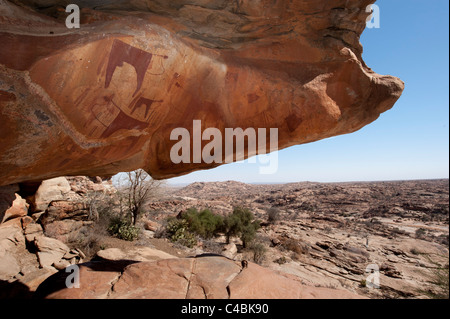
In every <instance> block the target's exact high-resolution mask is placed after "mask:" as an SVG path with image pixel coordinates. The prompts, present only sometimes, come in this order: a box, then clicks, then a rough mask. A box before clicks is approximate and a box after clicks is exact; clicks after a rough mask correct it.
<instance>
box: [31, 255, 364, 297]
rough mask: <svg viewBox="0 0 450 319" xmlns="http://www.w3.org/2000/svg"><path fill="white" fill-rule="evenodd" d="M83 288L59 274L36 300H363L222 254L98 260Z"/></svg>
mask: <svg viewBox="0 0 450 319" xmlns="http://www.w3.org/2000/svg"><path fill="white" fill-rule="evenodd" d="M79 267H80V276H79V278H80V288H78V289H68V288H66V287H65V286H64V282H65V280H66V278H67V275H68V274H67V273H65V272H59V273H58V274H56V275H54V276H52V277H50V278H49V279H47V280H46V281H45V282H43V283H42V284H41V286H40V287H39V288H38V289H37V292H36V296H38V297H45V298H51V299H65V298H70V299H73V298H76V299H78V298H80V299H84V298H111V299H132V298H133V299H142V298H148V299H154V298H156V299H185V298H187V299H205V298H207V299H227V298H243V299H250V298H273V299H286V298H288V299H289V298H294V299H295V298H362V297H361V296H358V295H356V294H352V293H350V292H346V291H341V290H337V289H328V288H316V287H309V286H305V285H303V284H301V283H300V282H299V281H297V280H295V279H294V278H293V277H289V276H286V275H282V274H278V273H275V272H274V271H272V270H269V269H266V268H263V267H261V266H258V265H256V264H253V263H251V262H249V263H248V267H247V268H244V269H242V267H241V265H240V263H236V262H234V261H232V260H230V259H227V258H225V257H219V256H203V257H195V258H174V259H164V260H158V261H154V262H135V261H124V260H121V261H95V262H89V263H85V264H80V265H79Z"/></svg>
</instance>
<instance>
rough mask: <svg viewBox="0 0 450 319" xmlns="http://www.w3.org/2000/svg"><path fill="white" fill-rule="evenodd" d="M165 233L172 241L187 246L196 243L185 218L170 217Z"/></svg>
mask: <svg viewBox="0 0 450 319" xmlns="http://www.w3.org/2000/svg"><path fill="white" fill-rule="evenodd" d="M167 234H168V237H169V239H170V240H171V241H172V242H174V243H178V244H181V245H183V246H186V247H189V248H192V247H194V246H195V245H196V244H197V238H196V236H195V235H194V234H193V233H191V232H190V231H189V223H188V221H187V220H185V219H176V218H172V219H170V220H169V221H168V223H167Z"/></svg>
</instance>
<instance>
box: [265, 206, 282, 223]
mask: <svg viewBox="0 0 450 319" xmlns="http://www.w3.org/2000/svg"><path fill="white" fill-rule="evenodd" d="M267 216H268V217H267V220H268V222H269V223H272V224H275V223H277V222H278V221H279V220H280V218H281V216H280V211H279V210H278V209H277V208H275V207H271V208H269V210H268V211H267Z"/></svg>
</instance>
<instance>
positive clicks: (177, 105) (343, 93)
mask: <svg viewBox="0 0 450 319" xmlns="http://www.w3.org/2000/svg"><path fill="white" fill-rule="evenodd" d="M14 2H16V3H22V4H31V5H34V6H35V7H33V9H34V11H33V10H30V9H29V8H27V7H24V6H22V5H21V6H18V5H15V4H13V3H12V2H10V1H6V0H0V30H1V32H0V43H2V45H1V47H0V123H2V125H1V127H0V154H1V155H0V185H8V184H12V183H17V182H23V181H39V180H43V179H47V178H51V177H56V176H63V175H89V176H94V175H101V176H104V175H105V176H106V175H112V174H115V173H117V172H120V171H130V170H133V169H136V168H139V167H141V168H144V169H145V170H147V171H148V172H149V173H150V174H151V175H152V176H153V177H154V178H167V177H172V176H177V175H181V174H185V173H188V172H191V171H194V170H198V169H205V168H211V167H215V166H218V165H220V163H216V162H212V163H206V162H203V161H201V162H200V163H194V162H193V161H194V159H193V158H192V155H193V154H192V153H193V146H192V143H191V161H190V163H180V164H175V163H173V161H171V158H170V150H171V148H172V146H173V145H174V144H175V143H177V141H176V140H171V139H170V135H171V132H172V130H173V129H175V128H186V129H187V130H188V131H189V132H190V133H191V136H192V131H193V120H201V128H202V131H203V130H205V129H206V128H209V127H212V128H217V129H218V130H219V131H220V132H221V133H222V136H224V131H225V128H243V129H246V128H255V130H256V129H257V128H266V129H267V132H268V129H269V128H278V148H279V149H282V148H286V147H289V146H292V145H296V144H302V143H308V142H312V141H316V140H320V139H323V138H327V137H330V136H335V135H339V134H346V133H351V132H354V131H356V130H358V129H360V128H362V127H363V126H365V125H367V124H369V123H371V122H372V121H374V120H376V119H377V118H378V116H379V115H380V113H382V112H384V111H386V110H388V109H390V108H391V107H392V106H393V105H394V103H395V102H396V100H397V99H398V98H399V96H400V94H401V92H402V90H403V82H401V81H400V80H399V79H397V78H394V77H391V76H382V75H378V74H376V73H374V72H373V71H372V70H371V69H370V68H368V67H367V66H366V65H365V64H364V62H363V61H362V58H361V53H362V47H361V45H360V43H359V36H360V34H361V33H362V32H363V30H364V28H365V21H366V18H367V16H368V15H369V14H368V13H367V12H366V7H367V5H369V4H371V3H373V2H374V0H336V1H323V0H322V1H304V0H293V1H284V0H276V1H272V0H261V1H228V0H175V1H162V0H136V1H130V2H128V1H114V0H112V1H102V2H101V3H97V2H95V5H96V7H95V9H92V8H89V5H86V7H83V6H82V10H81V27H80V28H79V29H68V28H66V26H65V23H64V22H65V20H66V17H67V15H68V14H67V13H65V10H64V8H63V7H58V6H57V4H58V3H59V4H61V5H66V1H27V0H21V1H14ZM83 3H89V2H88V1H84V2H83ZM38 8H40V9H38ZM207 143H209V141H206V140H203V141H202V145H201V146H204V145H206V144H207ZM263 145H265V146H267V149H268V148H269V136H268V133H267V134H266V143H265V144H264V143H261V146H263ZM247 146H248V145H246V146H245V154H242V153H239V152H238V151H236V149H234V152H235V153H239V154H236V155H243V156H244V157H247V156H253V155H254V154H255V152H253V151H249V152H247V148H248V147H247ZM260 151H261V152H262V153H263V151H262V150H260ZM223 156H224V154H222V155H221V156H220V157H217V158H216V160H217V161H218V162H221V161H220V159H223ZM235 160H236V159H235Z"/></svg>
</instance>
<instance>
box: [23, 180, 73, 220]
mask: <svg viewBox="0 0 450 319" xmlns="http://www.w3.org/2000/svg"><path fill="white" fill-rule="evenodd" d="M70 190H71V189H70V184H69V182H68V181H67V179H66V178H65V177H57V178H52V179H48V180H44V181H42V183H41V185H40V186H39V188H38V190H37V192H36V194H35V195H34V196H33V197H32V198H30V200H31V201H32V204H33V209H32V210H33V211H34V212H39V211H45V210H46V209H47V207H48V205H49V204H50V203H51V202H52V201H57V200H63V199H64V198H65V195H66V194H67V193H69V192H70Z"/></svg>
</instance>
